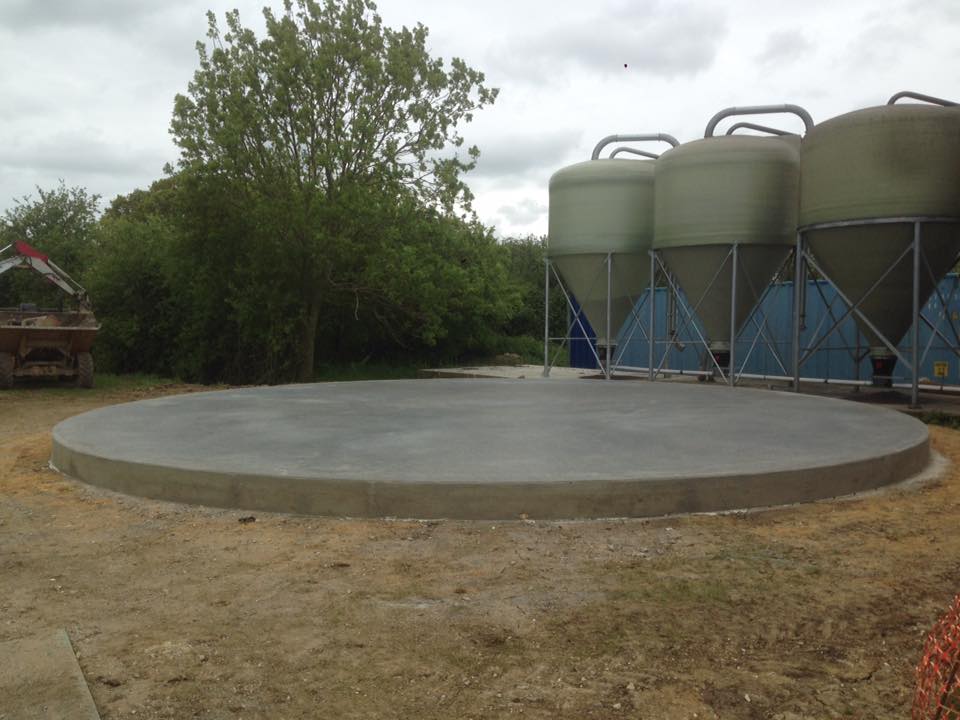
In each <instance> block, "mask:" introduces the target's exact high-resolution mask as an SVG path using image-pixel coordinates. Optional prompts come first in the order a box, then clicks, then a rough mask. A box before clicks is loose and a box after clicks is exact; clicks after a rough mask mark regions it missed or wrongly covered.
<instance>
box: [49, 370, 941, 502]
mask: <svg viewBox="0 0 960 720" xmlns="http://www.w3.org/2000/svg"><path fill="white" fill-rule="evenodd" d="M928 459H929V449H928V436H927V429H926V426H924V425H923V424H922V423H920V422H918V421H917V420H914V419H913V418H910V417H908V416H906V415H902V414H900V413H896V412H893V411H891V410H885V409H881V408H877V407H871V406H866V405H860V404H855V403H851V402H845V401H842V400H830V399H825V398H819V397H810V396H807V395H794V394H789V393H778V392H769V391H763V390H748V389H742V388H741V389H734V390H732V389H730V388H727V387H717V386H694V385H686V384H684V385H681V384H670V383H647V382H602V381H599V380H570V381H558V380H409V381H407V380H404V381H383V382H363V383H328V384H318V385H288V386H283V387H270V388H266V387H265V388H252V389H244V390H226V391H222V392H210V393H200V394H193V395H180V396H174V397H167V398H160V399H155V400H146V401H142V402H135V403H129V404H126V405H115V406H112V407H107V408H103V409H100V410H95V411H93V412H89V413H86V414H83V415H79V416H77V417H74V418H71V419H69V420H66V421H64V422H62V423H60V424H59V425H57V426H56V428H54V431H53V464H54V466H55V467H56V468H58V469H59V470H61V471H62V472H64V473H66V474H68V475H72V476H74V477H76V478H79V479H80V480H83V481H84V482H87V483H90V484H92V485H98V486H101V487H105V488H109V489H112V490H118V491H120V492H124V493H129V494H132V495H140V496H145V497H150V498H158V499H164V500H173V501H177V502H186V503H198V504H203V505H212V506H216V507H228V508H241V509H244V510H265V511H279V512H292V513H303V514H320V515H346V516H355V517H361V516H363V517H414V518H437V517H448V518H484V519H503V518H517V517H521V516H524V515H525V516H527V517H530V518H578V517H625V516H630V517H638V516H649V515H662V514H668V513H676V512H700V511H718V510H731V509H736V508H748V507H762V506H768V505H779V504H784V503H792V502H802V501H808V500H814V499H818V498H825V497H832V496H837V495H844V494H848V493H853V492H857V491H861V490H866V489H869V488H875V487H878V486H881V485H885V484H888V483H893V482H897V481H899V480H903V479H906V478H907V477H909V476H911V475H913V474H915V473H917V472H919V471H920V470H922V469H923V468H924V467H925V466H926V464H927V462H928Z"/></svg>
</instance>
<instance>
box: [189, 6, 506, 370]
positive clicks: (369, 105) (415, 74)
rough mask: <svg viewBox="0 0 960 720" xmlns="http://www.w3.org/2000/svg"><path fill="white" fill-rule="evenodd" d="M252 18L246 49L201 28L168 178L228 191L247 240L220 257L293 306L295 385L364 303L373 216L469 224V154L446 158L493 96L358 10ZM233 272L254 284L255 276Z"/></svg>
mask: <svg viewBox="0 0 960 720" xmlns="http://www.w3.org/2000/svg"><path fill="white" fill-rule="evenodd" d="M264 16H265V19H266V35H265V37H263V38H258V37H257V36H256V34H255V33H254V32H253V31H252V30H250V29H248V28H245V27H244V26H243V25H242V24H241V21H240V17H239V14H238V13H237V12H236V11H234V12H230V13H227V14H226V17H225V20H226V29H225V30H221V28H220V26H219V25H218V23H217V20H216V18H215V17H214V16H213V14H209V15H208V18H209V31H208V38H209V45H205V44H203V43H198V52H199V69H198V70H197V71H196V73H195V74H194V77H193V80H192V82H191V83H190V84H189V86H188V90H187V93H186V94H183V95H178V96H177V98H176V102H175V108H174V113H173V120H172V123H171V133H172V135H173V137H174V140H175V142H176V143H177V145H178V146H179V148H180V151H181V157H180V161H179V165H180V170H181V172H182V173H186V174H192V175H194V176H202V175H207V176H210V178H211V179H212V178H215V179H216V181H217V182H218V183H221V184H222V183H226V184H227V185H228V186H229V187H230V190H229V193H228V195H229V197H230V199H231V202H232V203H233V204H234V206H235V207H234V210H235V213H234V215H233V217H236V215H237V214H242V215H243V216H244V218H245V220H244V226H245V227H246V228H247V229H248V232H247V233H246V235H247V237H246V238H244V239H237V238H225V239H224V242H225V243H232V242H246V243H253V245H254V246H258V247H261V248H262V256H261V263H262V262H266V261H269V262H270V264H271V277H272V278H273V282H274V283H277V284H280V285H282V286H283V287H284V289H285V290H286V291H288V292H290V293H292V295H293V297H295V298H296V301H297V305H296V308H295V310H296V313H297V323H298V326H299V330H300V332H299V343H298V345H299V352H298V359H297V362H298V372H297V374H298V376H299V377H300V378H301V379H308V378H309V377H310V375H311V374H312V372H313V368H314V362H315V358H314V351H315V347H316V338H317V328H318V325H319V323H320V318H321V313H322V312H323V310H324V307H327V306H330V305H331V304H333V303H336V302H340V301H342V300H343V297H344V296H351V295H354V296H357V297H359V296H360V294H361V293H362V292H364V291H365V288H364V287H363V284H362V283H363V280H362V278H363V275H364V273H363V272H351V269H353V270H356V269H357V262H356V258H355V257H354V256H355V255H356V254H357V253H362V252H364V248H366V247H368V246H369V245H370V244H371V243H373V244H376V243H375V242H374V240H375V239H373V238H371V228H370V223H369V222H368V220H367V217H368V215H367V208H368V207H369V206H370V204H371V201H372V200H373V201H376V202H382V201H383V199H390V198H396V199H397V200H398V201H399V200H401V199H403V200H404V201H405V200H406V199H407V198H410V197H412V198H414V199H415V201H416V202H417V203H418V204H419V205H420V206H421V207H426V208H431V209H433V210H434V211H436V212H438V213H441V214H444V215H447V216H452V215H454V214H455V213H457V212H461V211H467V210H469V203H470V200H471V195H470V192H469V190H468V188H467V187H466V185H465V184H464V183H463V181H462V178H461V173H463V172H464V171H466V170H468V169H470V168H471V167H472V165H473V162H474V161H475V159H476V157H477V154H478V151H477V150H476V148H470V149H469V150H467V151H466V152H465V153H461V152H458V151H456V150H455V148H458V147H460V146H462V142H463V141H462V138H461V136H460V135H459V133H458V127H459V126H460V125H461V124H462V123H464V122H468V121H469V120H470V119H471V116H472V113H473V112H474V111H475V110H477V109H479V108H482V107H483V106H485V105H488V104H490V103H492V102H493V101H494V99H495V97H496V90H494V89H489V88H487V87H486V86H485V85H484V77H483V74H482V73H480V72H477V71H476V70H473V69H471V68H470V67H468V66H467V65H466V63H464V62H463V61H462V60H460V59H456V58H454V59H453V60H452V61H451V62H450V63H449V64H448V63H445V62H444V61H443V60H442V59H439V58H434V57H432V56H431V55H430V53H429V52H428V50H427V47H426V41H427V29H426V28H425V27H423V26H422V25H417V26H416V27H414V28H412V29H408V28H402V29H399V30H394V29H391V28H388V27H385V26H384V25H383V23H382V21H381V19H380V17H379V16H378V15H377V14H376V7H375V5H374V4H373V3H372V2H370V1H369V0H326V1H325V2H314V1H313V0H297V2H296V3H292V2H290V1H289V0H288V2H287V3H286V4H285V10H284V12H283V13H282V14H279V15H278V14H274V13H273V12H272V11H270V10H269V9H265V10H264ZM451 149H454V150H451ZM248 249H249V246H248ZM224 251H225V252H226V254H228V255H230V254H231V253H232V251H231V249H229V248H225V249H224ZM241 254H242V253H241ZM245 257H247V258H248V262H247V263H246V264H247V265H248V267H247V269H246V271H247V273H248V274H249V275H250V276H251V277H252V278H255V277H256V276H257V271H258V269H259V266H258V265H257V263H254V264H253V265H252V266H250V263H249V258H250V254H249V253H247V254H246V255H245ZM287 309H288V308H286V307H285V308H284V310H287ZM236 310H237V311H238V312H248V313H249V312H250V309H249V308H247V309H244V308H239V307H238V308H236Z"/></svg>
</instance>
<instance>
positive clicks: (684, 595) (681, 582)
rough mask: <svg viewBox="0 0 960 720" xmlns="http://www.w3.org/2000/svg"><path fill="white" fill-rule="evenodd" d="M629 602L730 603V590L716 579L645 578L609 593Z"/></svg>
mask: <svg viewBox="0 0 960 720" xmlns="http://www.w3.org/2000/svg"><path fill="white" fill-rule="evenodd" d="M631 585H632V587H631ZM612 594H613V595H614V596H620V597H621V598H622V599H624V600H629V601H632V602H652V603H657V604H663V605H679V604H685V603H694V604H698V605H699V604H707V605H710V604H725V603H728V602H730V600H731V598H730V589H729V588H728V587H727V585H726V584H725V583H723V582H722V581H720V580H717V579H715V578H697V579H688V578H656V577H654V578H650V577H647V578H644V579H643V580H642V581H641V582H636V583H624V584H623V585H622V586H621V587H620V588H618V589H617V590H615V591H614V592H613V593H612Z"/></svg>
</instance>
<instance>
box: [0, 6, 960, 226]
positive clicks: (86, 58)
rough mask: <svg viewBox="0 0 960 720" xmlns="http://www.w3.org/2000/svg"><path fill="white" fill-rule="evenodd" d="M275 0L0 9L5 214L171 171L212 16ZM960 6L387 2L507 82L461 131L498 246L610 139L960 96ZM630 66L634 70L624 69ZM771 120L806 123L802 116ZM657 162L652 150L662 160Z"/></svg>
mask: <svg viewBox="0 0 960 720" xmlns="http://www.w3.org/2000/svg"><path fill="white" fill-rule="evenodd" d="M264 2H269V3H270V4H271V5H272V6H274V7H277V8H279V7H280V6H281V5H282V4H281V2H280V0H171V1H169V2H157V1H156V0H42V1H41V0H0V67H3V68H4V72H3V73H0V138H2V141H0V214H2V213H3V211H4V210H5V209H6V208H8V207H10V206H11V205H12V198H15V197H21V196H23V195H26V194H30V193H33V192H34V187H35V185H38V184H39V185H40V186H41V187H44V188H49V187H54V186H55V185H56V183H57V181H58V179H59V178H63V179H64V181H65V182H66V183H67V184H68V185H83V186H85V187H87V189H88V190H89V191H90V192H91V193H99V194H101V195H103V196H104V198H105V199H107V200H109V199H110V198H111V197H113V196H114V195H116V194H118V193H127V192H130V191H131V190H133V189H135V188H136V187H145V186H147V185H149V183H150V182H151V181H153V180H155V179H157V178H159V177H160V176H161V168H162V165H163V163H164V162H167V161H174V160H176V157H177V151H176V148H175V147H174V145H173V143H172V142H171V140H170V137H169V135H168V127H169V121H170V114H171V111H172V105H173V97H174V95H175V94H176V93H178V92H183V91H184V90H185V89H186V86H187V83H188V82H189V80H190V78H191V75H192V73H193V70H194V68H195V67H196V53H195V51H194V44H195V43H196V41H198V40H204V39H205V33H206V28H207V22H206V11H207V9H213V10H214V11H215V12H216V14H217V16H218V18H222V17H223V13H224V11H226V10H229V9H232V8H233V7H239V10H240V14H241V19H242V21H243V23H244V24H245V25H248V26H252V27H254V28H258V29H259V28H262V25H263V22H262V16H261V5H262V4H264ZM958 8H960V4H958V3H957V2H956V0H850V2H845V3H837V2H836V1H835V0H808V1H807V2H805V3H803V5H802V7H800V6H796V5H788V4H785V3H768V4H767V5H765V6H764V7H763V8H762V9H758V7H757V5H756V3H755V2H753V0H726V1H725V2H723V3H718V2H713V1H712V0H593V2H590V3H586V2H581V1H580V0H524V2H517V1H516V0H486V1H485V2H483V3H479V2H474V3H465V2H450V0H380V6H379V8H378V11H379V12H380V14H381V15H382V16H383V18H384V22H385V23H387V24H388V25H391V26H394V27H396V26H399V25H402V24H405V25H408V26H409V25H412V24H414V23H416V22H418V21H419V22H422V23H423V24H425V25H426V26H427V27H429V28H430V31H431V32H430V39H429V46H430V48H431V49H432V51H433V52H435V53H436V54H439V55H442V56H443V57H445V58H449V57H451V56H452V55H456V56H459V57H463V58H464V59H465V60H466V61H467V62H468V63H469V64H470V65H472V66H474V67H476V68H478V69H480V70H482V71H484V72H485V73H486V74H487V76H488V78H489V83H490V84H491V85H495V86H498V87H500V88H501V95H500V98H499V99H498V100H497V102H496V104H495V105H494V106H492V107H490V108H487V109H485V110H483V111H481V112H480V113H478V114H477V116H476V119H475V121H474V122H473V123H472V124H470V125H468V126H466V127H465V128H463V134H464V136H465V138H466V141H467V143H468V144H474V143H475V144H477V145H478V146H479V147H480V150H481V158H480V162H479V165H478V167H477V169H476V171H475V172H473V173H470V174H469V175H468V176H467V182H468V183H469V184H470V186H471V188H472V190H473V191H474V193H475V195H476V201H475V203H474V204H475V207H476V209H477V212H478V214H479V215H480V217H481V219H482V220H483V221H484V222H485V223H487V224H495V225H496V226H497V229H498V231H499V233H500V234H501V235H505V236H506V235H518V234H526V233H531V232H532V233H536V234H542V233H545V232H546V206H547V203H548V199H547V182H548V180H549V177H550V175H551V174H552V173H553V172H554V171H555V170H558V169H560V168H561V167H563V166H565V165H568V164H570V163H573V162H577V161H580V160H586V159H587V158H589V156H590V150H591V149H592V147H593V145H594V144H595V143H596V141H597V140H598V139H600V138H601V137H603V136H605V135H609V134H613V133H636V132H668V133H671V134H673V135H676V136H677V137H678V138H680V140H682V141H686V140H691V139H694V138H696V137H699V136H700V135H701V134H702V132H703V128H704V126H705V125H706V122H707V120H708V119H709V118H710V116H711V115H713V114H714V113H715V112H716V111H717V110H719V109H721V108H723V107H726V106H730V105H755V104H762V103H784V102H793V103H798V104H800V105H803V106H805V107H806V108H807V109H808V110H810V112H811V113H812V114H813V116H814V119H815V120H818V121H822V120H825V119H827V118H829V117H831V116H833V115H837V114H839V113H842V112H846V111H849V110H852V109H854V108H856V107H859V106H863V105H865V104H877V103H881V102H885V101H886V99H887V98H888V97H889V96H890V95H892V94H893V93H894V92H896V91H898V90H903V89H914V90H918V91H920V92H926V93H929V94H931V95H937V96H941V97H948V98H960V76H958V75H957V73H956V70H955V68H956V67H957V63H958V61H960V45H958V44H957V43H956V42H955V39H956V37H957V36H958V35H960V10H958ZM624 64H627V68H624V67H623V66H624ZM760 121H761V122H765V123H771V124H778V125H782V126H784V127H785V128H787V129H798V130H799V128H800V125H799V123H798V122H795V121H794V120H792V119H789V118H786V119H783V120H782V121H781V120H780V119H775V118H773V117H772V116H771V117H770V118H764V119H761V120H760ZM652 149H657V146H652Z"/></svg>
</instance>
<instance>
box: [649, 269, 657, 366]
mask: <svg viewBox="0 0 960 720" xmlns="http://www.w3.org/2000/svg"><path fill="white" fill-rule="evenodd" d="M649 254H650V332H649V333H647V373H648V376H647V377H648V379H649V380H653V379H654V378H655V377H656V373H655V372H654V369H653V346H654V344H655V343H656V340H657V334H656V325H655V323H656V322H657V312H656V305H657V260H656V257H655V256H654V254H653V250H650V251H649Z"/></svg>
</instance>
